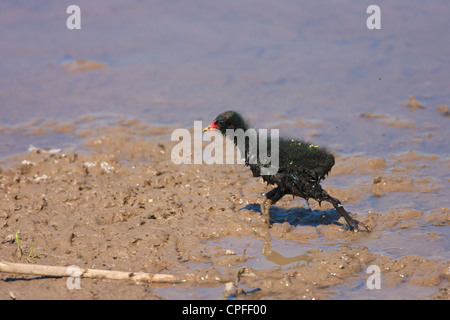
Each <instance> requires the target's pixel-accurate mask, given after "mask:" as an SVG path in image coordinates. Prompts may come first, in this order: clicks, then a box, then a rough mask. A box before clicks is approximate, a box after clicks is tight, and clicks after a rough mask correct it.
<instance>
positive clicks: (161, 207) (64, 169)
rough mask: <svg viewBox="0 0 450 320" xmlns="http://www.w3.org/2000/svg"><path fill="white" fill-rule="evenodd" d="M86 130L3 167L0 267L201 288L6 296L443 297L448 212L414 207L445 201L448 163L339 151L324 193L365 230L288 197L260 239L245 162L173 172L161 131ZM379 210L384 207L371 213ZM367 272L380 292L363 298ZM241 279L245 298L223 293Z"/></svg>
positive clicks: (33, 284)
mask: <svg viewBox="0 0 450 320" xmlns="http://www.w3.org/2000/svg"><path fill="white" fill-rule="evenodd" d="M83 122H84V123H87V122H90V124H89V126H88V127H89V128H95V129H90V130H86V129H85V128H84V127H80V126H79V125H77V123H78V121H74V122H73V123H69V124H65V125H64V126H63V127H64V128H65V129H64V130H66V128H71V129H70V130H69V131H70V132H72V133H73V134H74V135H75V136H76V137H77V139H79V141H80V145H79V146H78V147H77V148H73V149H72V150H70V148H68V151H66V150H64V148H58V147H57V146H55V147H54V148H40V147H39V146H33V147H32V148H30V149H29V151H28V152H25V153H21V154H19V155H17V156H14V157H11V158H8V159H4V160H3V161H2V166H1V169H0V197H1V198H0V200H1V208H0V214H1V216H0V241H1V251H0V258H1V260H6V261H12V262H23V263H38V264H49V265H58V266H69V265H77V266H80V267H86V268H96V269H105V270H121V271H132V272H139V271H142V272H149V273H171V274H176V275H180V276H190V277H192V276H193V277H195V278H196V279H197V281H194V282H188V283H182V284H166V285H163V284H154V283H132V282H129V281H113V280H101V279H98V280H93V279H82V280H81V289H80V290H69V289H68V288H67V285H66V279H65V278H46V277H33V276H25V275H13V274H1V288H2V289H1V294H2V296H1V298H2V299H9V298H11V296H13V297H14V298H16V299H27V298H42V299H206V298H208V299H211V298H212V299H223V298H230V299H231V298H238V299H341V298H350V299H355V298H356V299H360V298H363V299H364V298H368V299H370V298H376V299H384V298H386V299H404V298H412V299H448V298H449V296H448V284H449V278H450V264H449V258H450V256H449V253H448V252H450V251H449V242H448V236H449V234H448V230H449V228H448V226H449V222H450V209H449V208H448V207H439V206H436V207H434V206H433V205H429V206H426V208H427V209H425V207H424V208H423V209H421V208H420V207H418V206H417V205H416V204H415V203H414V202H411V201H413V200H414V199H415V200H419V201H420V200H421V199H433V197H440V196H443V195H442V194H440V192H443V193H444V194H445V193H446V191H445V190H443V189H444V188H445V187H446V186H448V177H447V176H439V175H433V174H432V173H431V172H430V171H434V172H436V171H437V170H434V169H433V168H447V169H448V168H449V167H450V162H449V159H448V158H443V157H440V156H437V155H426V154H420V153H417V152H406V153H399V154H391V155H389V156H386V157H371V156H364V155H354V154H353V155H343V154H339V153H336V162H337V164H336V165H335V167H334V168H333V170H332V172H331V174H330V176H329V177H328V178H327V179H326V180H325V183H324V187H325V189H326V190H327V191H328V192H330V194H332V195H333V196H335V197H337V198H339V199H340V200H341V201H342V202H343V203H344V206H345V207H346V208H347V209H348V210H349V211H350V212H351V213H352V216H354V217H355V218H357V219H358V220H360V221H363V222H364V223H365V224H367V225H368V226H370V228H371V230H372V231H371V232H370V233H367V232H357V233H354V232H351V231H349V230H348V229H347V227H346V225H345V221H343V219H342V218H341V217H340V215H339V214H338V213H337V212H336V211H335V210H334V209H333V208H332V207H331V206H330V205H327V204H325V203H324V204H322V206H319V204H318V203H316V202H315V201H313V200H311V201H310V202H309V203H306V202H305V201H304V200H301V199H297V198H296V199H292V198H290V197H288V196H286V197H285V198H284V199H283V200H282V201H280V202H279V203H277V205H276V206H273V207H272V209H271V226H272V227H271V228H270V230H268V229H267V226H266V223H265V221H264V219H263V217H262V215H261V210H260V206H259V205H260V203H261V200H262V196H261V193H263V192H265V191H267V190H268V188H269V187H267V186H266V185H265V184H264V183H263V182H262V180H260V179H255V178H253V177H252V176H251V172H250V171H249V170H248V169H247V168H246V167H244V166H243V165H238V164H234V165H225V164H224V165H206V164H199V165H195V164H181V165H176V164H174V163H173V161H172V160H171V150H172V148H173V146H174V145H175V144H176V143H177V142H172V141H170V134H171V128H169V127H165V126H149V125H146V124H145V123H143V122H141V121H139V120H137V119H130V118H123V117H117V118H116V119H115V121H109V122H108V123H105V122H103V121H101V120H100V119H98V118H95V117H90V118H86V117H85V118H83ZM38 127H41V124H39V125H38V126H36V127H35V128H33V126H30V128H29V129H30V130H29V133H28V134H30V135H34V134H36V131H35V129H36V130H37V128H38ZM47 128H48V131H47V134H50V133H51V132H52V130H55V132H58V131H59V130H61V128H62V126H61V125H59V124H56V123H54V124H51V125H49V126H47ZM319 128H320V126H319ZM327 182H330V183H327ZM332 183H333V184H332ZM407 199H411V200H410V201H408V200H407ZM383 201H386V202H388V203H389V209H380V208H381V206H379V205H375V203H377V202H381V203H382V202H383ZM397 201H398V202H397ZM424 201H426V200H424ZM431 201H432V200H431ZM370 203H372V205H370ZM433 207H434V208H433ZM377 208H378V209H377ZM430 208H433V209H430ZM17 240H19V243H18V242H17ZM371 265H376V266H377V267H378V268H379V270H380V272H381V289H373V290H370V289H368V285H367V282H368V279H369V276H370V275H371V273H367V270H368V267H369V266H371ZM238 273H241V276H240V277H239V278H240V279H239V283H238V284H237V285H238V288H239V290H241V291H239V292H241V293H242V292H246V293H247V295H244V294H237V295H236V294H235V291H233V290H231V291H227V283H229V282H233V283H236V277H237V274H238Z"/></svg>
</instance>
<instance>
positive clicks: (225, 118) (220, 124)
mask: <svg viewBox="0 0 450 320" xmlns="http://www.w3.org/2000/svg"><path fill="white" fill-rule="evenodd" d="M214 129H215V130H219V131H220V132H221V133H222V134H223V135H225V134H226V130H227V129H233V130H236V129H243V130H244V131H246V130H247V123H246V122H245V120H244V118H243V117H242V116H241V115H240V114H239V113H238V112H236V111H226V112H222V113H221V114H219V115H218V116H217V117H216V119H214V121H213V122H212V123H211V124H210V125H209V126H207V127H206V128H205V129H203V132H205V131H208V130H214Z"/></svg>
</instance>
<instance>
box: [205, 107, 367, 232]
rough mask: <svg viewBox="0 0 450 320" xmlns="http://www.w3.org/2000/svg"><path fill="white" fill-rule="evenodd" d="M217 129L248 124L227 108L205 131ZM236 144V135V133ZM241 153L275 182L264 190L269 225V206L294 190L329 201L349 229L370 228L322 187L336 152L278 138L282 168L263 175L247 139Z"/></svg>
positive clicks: (263, 209) (256, 170)
mask: <svg viewBox="0 0 450 320" xmlns="http://www.w3.org/2000/svg"><path fill="white" fill-rule="evenodd" d="M212 129H217V130H219V131H220V132H221V133H222V134H223V135H224V136H226V135H227V132H226V130H227V129H233V130H236V129H243V130H244V131H246V130H248V129H249V125H248V124H247V122H246V121H245V120H244V118H243V117H242V116H241V115H240V114H239V113H238V112H236V111H226V112H223V113H221V114H219V115H218V116H217V117H216V119H215V120H214V121H213V122H212V123H211V124H210V125H209V126H208V127H206V128H205V129H203V131H207V130H212ZM270 142H271V139H270V138H268V139H267V146H268V147H267V150H271V148H270V146H271V144H270ZM234 143H235V144H236V145H237V139H236V137H234ZM241 155H243V156H244V157H245V163H246V165H248V166H249V167H250V169H251V171H252V172H253V176H254V177H260V176H261V177H262V178H263V180H264V181H265V182H267V183H268V184H272V185H276V186H277V187H276V188H274V189H273V190H271V191H269V192H267V193H265V194H264V196H265V197H266V199H265V201H264V203H263V205H262V206H261V212H262V213H263V215H264V216H265V218H266V222H267V224H268V225H269V227H270V222H269V217H270V214H269V209H270V207H271V206H272V205H273V204H275V203H276V202H277V201H279V200H280V199H281V198H282V197H283V196H284V195H286V194H291V195H294V196H299V197H301V198H303V199H305V200H308V199H310V198H311V199H314V200H316V201H318V202H319V204H320V203H321V202H322V201H328V202H330V203H331V204H332V205H333V206H334V208H335V209H336V210H337V211H338V212H339V213H340V214H341V215H342V216H343V217H344V219H345V221H346V222H347V224H348V226H349V228H350V230H354V231H358V226H362V227H363V228H365V229H366V230H367V231H369V228H368V227H367V226H366V225H364V224H363V223H362V222H359V221H358V220H355V219H353V218H351V217H350V216H349V214H348V213H347V211H345V209H344V207H343V206H342V204H341V202H340V201H339V200H338V199H336V198H333V197H331V196H330V195H329V194H328V193H327V192H326V191H325V190H323V189H322V187H321V185H320V181H321V180H323V179H325V175H327V174H328V173H329V172H330V170H331V168H332V167H333V165H334V156H333V155H332V154H331V153H330V152H329V151H327V150H326V149H324V148H319V147H318V146H316V145H313V144H310V143H307V142H305V141H301V140H298V139H285V138H280V139H279V159H278V161H279V168H278V171H277V173H275V174H272V175H263V174H262V173H261V169H262V164H261V163H260V162H259V161H253V163H252V162H250V161H249V143H247V142H246V143H245V150H241Z"/></svg>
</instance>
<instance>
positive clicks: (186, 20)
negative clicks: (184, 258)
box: [0, 0, 450, 299]
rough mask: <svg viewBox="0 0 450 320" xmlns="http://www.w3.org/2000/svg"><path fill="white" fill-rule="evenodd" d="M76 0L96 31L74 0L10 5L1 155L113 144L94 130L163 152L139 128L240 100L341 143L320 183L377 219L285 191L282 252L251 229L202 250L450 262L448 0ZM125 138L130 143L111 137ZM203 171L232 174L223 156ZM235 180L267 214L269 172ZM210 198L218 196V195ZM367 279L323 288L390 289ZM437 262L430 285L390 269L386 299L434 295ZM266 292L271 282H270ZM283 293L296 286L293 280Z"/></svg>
mask: <svg viewBox="0 0 450 320" xmlns="http://www.w3.org/2000/svg"><path fill="white" fill-rule="evenodd" d="M77 5H79V6H80V8H81V10H82V21H81V27H82V29H81V30H78V31H75V30H68V29H67V28H66V24H65V21H66V19H67V17H68V14H66V12H65V11H66V4H64V3H61V2H60V1H41V2H39V3H34V4H32V5H30V4H23V3H21V2H20V3H17V2H16V1H3V2H2V3H1V4H0V21H2V22H1V25H0V75H1V76H0V110H1V112H0V155H1V156H0V158H1V160H0V167H5V168H6V167H7V166H10V165H14V164H15V162H14V161H17V160H14V161H12V162H11V161H10V160H7V158H8V157H10V156H14V155H17V154H21V153H23V154H26V153H27V151H28V150H29V148H30V145H32V146H33V147H37V148H61V149H63V151H64V152H65V153H68V154H69V153H71V152H85V153H89V152H91V151H92V150H95V151H100V152H106V153H108V152H110V149H108V147H106V148H105V149H102V146H101V145H102V144H101V142H99V143H97V142H95V141H96V136H97V135H98V140H99V141H100V140H101V141H103V142H104V145H106V146H108V143H109V144H110V145H111V146H112V147H111V146H110V148H112V149H114V148H118V149H120V148H123V149H122V154H123V155H124V159H121V161H124V162H127V163H131V164H133V165H137V163H142V164H144V163H147V162H151V159H152V155H151V154H149V153H145V151H143V153H142V156H141V158H139V159H138V160H137V158H136V157H137V156H135V153H138V154H139V152H141V150H140V149H139V147H138V146H135V145H133V140H134V139H139V138H142V137H144V138H147V137H151V136H153V135H155V134H161V133H163V135H161V136H160V138H159V139H160V141H162V142H163V143H166V142H167V141H169V137H170V135H169V134H170V132H171V131H172V130H173V129H175V128H179V127H184V128H189V129H190V128H192V127H193V122H194V120H202V121H203V122H204V124H205V125H207V124H209V123H210V122H211V121H212V119H213V118H214V117H215V116H216V115H217V113H219V112H221V111H224V109H235V110H239V111H241V112H242V113H243V114H245V115H246V116H247V117H248V118H249V119H250V121H251V122H252V123H253V124H254V125H255V126H256V127H260V128H279V129H280V131H281V134H283V135H293V136H299V137H304V138H305V139H308V140H312V141H314V142H315V143H317V144H319V145H321V146H322V145H325V146H328V147H329V149H330V150H332V151H333V152H334V153H336V154H337V155H338V157H337V164H336V166H335V167H334V168H333V171H332V173H331V175H330V177H329V178H327V179H326V180H325V182H324V186H325V187H327V188H330V189H331V190H332V191H333V193H334V194H337V197H338V198H340V199H341V201H343V202H344V203H345V207H346V208H348V210H349V211H350V212H353V213H357V214H358V217H360V218H361V220H363V219H365V218H367V219H373V220H374V221H375V222H374V223H375V225H376V228H375V231H374V232H373V233H371V234H369V235H367V236H366V237H362V238H357V239H353V238H352V237H350V238H349V237H348V236H346V235H342V234H340V233H338V232H336V234H335V233H333V232H331V231H330V229H329V228H333V227H334V228H342V224H341V223H339V222H338V221H337V220H338V219H339V216H335V213H336V212H335V211H334V210H331V209H329V208H327V207H325V208H320V207H318V206H317V205H316V204H314V203H313V204H312V205H311V208H307V207H306V205H305V202H304V201H302V200H299V199H295V200H285V199H283V201H281V202H280V203H279V204H277V206H274V207H273V208H272V210H271V213H272V222H273V225H274V229H275V230H274V231H273V235H272V236H271V251H270V254H268V253H267V252H265V251H264V246H265V241H264V240H263V239H262V238H261V235H260V234H259V235H249V234H246V233H244V234H240V233H239V232H237V233H236V234H231V235H224V236H222V237H220V238H219V239H212V240H206V241H204V242H203V243H202V246H205V248H206V250H210V248H211V247H214V246H216V247H223V248H225V249H230V250H233V251H236V253H239V254H243V251H244V250H245V251H246V253H245V254H246V255H248V256H251V257H252V258H248V259H247V260H245V261H242V263H237V264H234V265H233V267H236V268H237V267H244V266H246V267H249V268H252V269H255V270H258V271H260V272H263V271H265V270H266V271H267V270H269V271H270V270H273V271H274V272H277V270H281V271H280V273H281V274H283V273H286V272H291V271H292V270H297V269H302V268H305V267H307V266H309V265H310V264H311V261H312V260H314V261H316V260H317V259H318V258H317V257H316V256H315V255H314V254H311V253H309V251H308V250H309V249H320V250H324V251H325V252H330V254H332V253H333V254H335V253H336V252H337V251H336V250H338V251H339V250H343V248H350V249H352V250H353V249H354V248H357V247H358V246H365V247H367V248H368V250H369V252H370V253H371V254H373V255H375V256H377V257H378V258H379V257H385V258H387V259H390V260H392V261H396V260H398V259H401V258H405V257H410V256H411V255H418V256H420V257H423V258H426V259H433V260H435V261H438V262H439V263H444V264H445V263H446V262H448V261H449V260H450V256H449V254H448V252H450V250H449V249H450V247H449V244H450V241H449V239H450V233H449V225H448V218H447V220H445V219H442V216H443V215H444V216H445V215H448V208H450V202H449V201H450V200H449V199H450V197H449V193H448V190H449V187H450V175H449V169H450V144H449V142H448V138H447V137H449V136H450V127H449V125H448V123H449V120H450V117H449V111H448V107H449V106H450V90H449V88H450V79H449V77H448V72H449V69H450V58H449V57H450V47H449V45H448V44H449V43H450V34H449V33H448V29H449V27H450V22H449V19H448V16H449V14H450V6H449V4H448V3H447V2H446V1H428V2H427V3H426V4H425V3H424V2H421V1H412V2H411V1H410V2H408V4H397V3H392V2H391V1H381V2H378V5H379V6H380V7H381V10H382V16H381V17H382V22H381V23H382V29H381V30H368V29H367V28H366V19H367V17H368V15H367V14H366V8H367V6H368V5H369V3H360V2H355V1H331V2H328V3H327V5H326V6H324V5H323V4H318V3H317V4H316V3H312V2H310V1H282V2H279V1H278V2H275V1H268V0H267V1H246V2H245V3H242V2H238V1H226V2H204V1H189V3H187V2H186V3H184V2H175V1H157V2H152V4H151V5H149V4H146V3H144V2H141V1H126V2H123V1H95V2H92V1H78V2H77ZM78 59H86V60H87V61H88V62H86V61H81V60H78ZM77 68H78V69H77ZM137 119H139V120H137ZM153 127H154V128H155V131H152V128H153ZM158 128H162V129H158ZM147 129H148V130H147ZM146 130H147V131H146ZM158 130H159V131H158ZM123 136H125V137H127V138H126V139H124V140H120V138H121V137H123ZM116 137H118V138H119V139H118V141H122V142H123V145H119V146H118V145H116V144H115V142H111V141H107V140H108V138H111V139H115V138H116ZM105 141H106V142H105ZM96 143H97V144H96ZM117 143H118V142H117ZM127 148H128V149H127ZM133 148H134V149H133ZM160 151H161V150H160ZM166 151H168V150H166ZM169 154H170V153H169ZM172 169H173V168H172ZM205 170H206V172H216V173H214V174H220V173H217V172H220V171H221V170H223V168H222V167H220V166H219V167H218V168H215V169H212V168H208V169H205ZM208 170H209V171H208ZM226 170H231V169H226ZM226 170H225V171H226ZM179 172H180V173H182V172H183V170H182V169H180V171H179ZM231 172H232V174H235V171H231ZM0 173H1V171H0ZM36 174H39V172H37V173H36ZM224 174H225V173H224ZM225 175H226V174H225ZM241 178H242V179H241ZM244 178H245V179H244ZM236 179H241V180H242V181H246V179H248V183H249V184H248V185H244V187H242V189H243V192H242V193H243V194H244V196H243V197H244V198H243V199H249V198H250V199H255V200H254V201H252V200H250V202H247V203H241V204H240V205H238V207H237V208H235V209H233V210H239V211H237V212H238V213H240V214H242V215H249V216H252V215H253V216H259V214H260V210H259V205H258V203H257V201H256V199H259V194H260V193H261V192H263V191H264V190H266V189H267V188H265V187H261V186H260V185H258V184H257V182H256V181H253V180H252V178H250V176H249V175H248V176H244V175H240V174H239V178H236ZM241 180H239V181H241ZM183 181H184V180H183ZM169 182H170V180H169ZM242 183H244V182H242ZM174 190H175V189H174ZM116 191H117V190H116ZM174 192H177V191H176V190H175V191H174ZM202 192H203V191H202ZM230 192H233V191H230ZM194 193H196V192H194ZM203 197H205V198H208V195H203ZM209 197H210V199H208V200H211V201H215V200H216V199H221V198H220V194H219V193H213V192H211V195H210V196H209ZM286 198H287V197H286ZM185 199H187V198H185ZM186 201H187V200H186ZM191 201H192V200H191ZM194 201H195V200H194ZM217 201H220V200H217ZM247 201H248V200H247ZM4 210H6V209H4ZM197 210H198V209H197ZM322 215H323V216H325V218H321V216H322ZM377 215H379V216H381V218H379V219H378V218H376V216H377ZM383 216H388V217H391V218H392V219H391V221H389V219H390V218H383ZM437 216H439V218H436V217H437ZM324 219H325V220H324ZM377 219H378V220H377ZM442 221H444V222H442ZM445 221H446V222H445ZM0 225H1V224H0ZM377 228H378V229H377ZM5 232H6V231H5ZM225 234H226V233H225ZM211 250H212V251H211V252H212V253H211V254H214V252H213V251H214V250H213V249H211ZM333 250H334V251H333ZM264 253H266V254H264ZM336 254H337V255H339V254H340V251H339V252H338V253H336ZM392 263H394V262H392ZM213 265H214V266H215V264H214V263H213ZM208 267H211V261H208V260H206V261H203V260H202V261H201V262H198V264H195V263H193V264H192V265H191V266H190V267H188V269H195V268H200V269H201V268H205V269H207V268H208ZM215 267H216V268H218V269H219V270H221V271H222V272H226V271H225V270H226V267H224V266H220V267H217V266H215ZM169 269H170V268H169ZM172 269H173V271H176V268H173V267H172ZM172 269H171V270H172ZM292 272H293V271H292ZM365 277H367V276H366V274H365V273H364V272H360V273H358V276H356V278H351V279H350V280H349V281H348V282H347V281H346V282H345V283H343V284H342V283H338V284H336V285H334V283H335V282H333V281H331V282H330V283H329V286H330V288H329V291H327V294H328V296H326V297H332V298H338V299H353V298H361V297H362V298H375V299H377V298H381V297H380V295H378V293H376V292H375V291H371V292H369V291H367V290H366V291H364V290H365V287H364V286H365V285H364V283H365ZM441 277H442V278H443V280H442V282H439V283H438V284H436V283H434V282H432V285H428V286H421V285H417V284H415V283H412V284H410V283H407V282H406V283H400V284H398V285H392V286H390V287H389V289H386V290H389V291H385V295H384V296H383V298H386V297H387V298H393V299H402V298H406V299H408V298H429V297H430V295H431V294H433V293H435V292H436V290H438V288H439V287H445V286H448V278H446V276H445V275H441ZM447 277H448V276H447ZM273 281H275V280H273ZM393 283H397V282H395V281H394V280H393ZM252 284H253V283H250V284H248V286H249V287H247V290H250V289H252V287H251V285H252ZM267 286H269V284H267ZM177 290H179V291H177ZM274 290H275V289H274ZM297 290H300V289H298V288H297ZM327 290H328V289H327ZM222 291H223V287H222V286H216V287H214V286H213V287H201V286H198V287H195V286H180V287H169V288H160V289H158V290H156V293H157V295H159V297H162V298H169V299H170V298H182V297H188V298H200V299H202V298H210V297H212V296H213V297H214V298H220V295H221V294H222ZM269 291H270V290H269ZM332 291H333V292H332ZM362 292H363V293H364V294H363V293H362ZM252 297H253V298H258V299H259V298H269V299H270V298H274V296H272V295H271V294H267V293H266V291H265V287H264V286H262V290H261V292H258V293H255V294H254V295H253V296H252V295H250V296H249V298H252ZM285 297H287V298H295V297H297V296H296V295H295V290H294V291H293V292H291V294H289V293H288V292H286V296H285ZM306 297H307V298H310V296H308V295H306Z"/></svg>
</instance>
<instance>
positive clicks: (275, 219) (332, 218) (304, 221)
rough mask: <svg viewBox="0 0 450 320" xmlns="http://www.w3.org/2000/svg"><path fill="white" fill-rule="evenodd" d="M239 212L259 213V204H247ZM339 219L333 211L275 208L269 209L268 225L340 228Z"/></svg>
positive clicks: (337, 213)
mask: <svg viewBox="0 0 450 320" xmlns="http://www.w3.org/2000/svg"><path fill="white" fill-rule="evenodd" d="M239 210H250V211H254V212H258V213H260V214H262V213H261V207H260V205H259V204H254V203H253V204H249V205H247V206H245V207H244V208H241V209H239ZM340 218H341V215H340V214H339V212H337V211H336V210H334V209H329V210H311V209H308V208H291V209H282V208H280V207H277V206H272V207H271V208H270V224H271V225H272V224H274V223H283V222H287V223H289V224H290V225H291V226H293V227H295V226H299V225H300V226H313V227H316V226H318V225H327V224H336V225H339V226H342V223H340V222H338V220H339V219H340Z"/></svg>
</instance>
